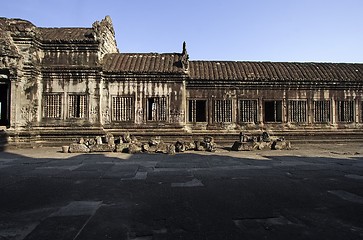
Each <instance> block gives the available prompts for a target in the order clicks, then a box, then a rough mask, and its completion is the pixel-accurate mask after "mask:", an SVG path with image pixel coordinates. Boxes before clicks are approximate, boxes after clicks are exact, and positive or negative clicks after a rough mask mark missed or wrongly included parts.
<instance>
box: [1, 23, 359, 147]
mask: <svg viewBox="0 0 363 240" xmlns="http://www.w3.org/2000/svg"><path fill="white" fill-rule="evenodd" d="M0 128H1V130H0V134H1V135H0V136H1V139H2V141H3V142H6V143H7V144H28V145H34V144H35V145H36V144H39V145H42V144H47V143H52V142H53V143H61V142H69V141H72V140H74V139H76V138H77V137H80V136H88V137H89V136H95V135H103V134H106V133H112V134H114V135H115V136H117V135H120V134H123V133H125V132H129V133H131V134H134V135H136V136H139V137H141V138H143V137H145V138H146V137H149V136H152V135H159V136H164V137H165V138H166V137H168V138H174V139H176V138H182V137H186V138H191V137H198V136H203V135H212V136H215V137H217V138H220V139H225V140H228V139H234V140H236V136H237V135H238V134H239V133H240V132H245V133H251V134H258V133H260V132H262V131H266V130H267V131H271V132H272V133H274V134H277V135H279V134H281V135H285V136H289V137H291V138H292V139H294V138H295V139H305V138H306V139H307V138H309V137H310V138H311V136H316V137H322V136H323V137H324V138H329V137H330V138H335V137H339V138H340V137H343V138H362V139H363V64H351V63H295V62H294V63H293V62H243V61H241V62H238V61H237V62H236V61H191V60H189V57H188V52H187V49H186V45H185V43H184V44H183V47H182V49H181V51H180V52H179V53H120V52H119V50H118V48H117V45H116V40H115V33H114V28H113V25H112V21H111V19H110V17H108V16H107V17H106V18H105V19H103V20H102V21H100V22H99V21H96V22H95V23H94V24H93V25H92V27H89V28H42V27H37V26H34V25H33V24H32V23H31V22H29V21H26V20H21V19H7V18H0Z"/></svg>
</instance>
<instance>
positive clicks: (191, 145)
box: [185, 142, 195, 151]
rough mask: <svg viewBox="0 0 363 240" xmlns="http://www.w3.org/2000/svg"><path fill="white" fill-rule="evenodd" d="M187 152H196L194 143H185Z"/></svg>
mask: <svg viewBox="0 0 363 240" xmlns="http://www.w3.org/2000/svg"><path fill="white" fill-rule="evenodd" d="M185 150H186V151H188V150H195V143H194V142H186V143H185Z"/></svg>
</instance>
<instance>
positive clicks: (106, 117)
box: [102, 107, 111, 124]
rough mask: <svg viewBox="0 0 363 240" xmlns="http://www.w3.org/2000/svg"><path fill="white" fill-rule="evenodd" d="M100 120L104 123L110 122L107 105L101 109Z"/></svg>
mask: <svg viewBox="0 0 363 240" xmlns="http://www.w3.org/2000/svg"><path fill="white" fill-rule="evenodd" d="M102 122H103V123H104V124H110V123H111V114H110V108H109V107H106V108H105V109H104V110H103V111H102Z"/></svg>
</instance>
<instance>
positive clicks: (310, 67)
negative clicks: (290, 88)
mask: <svg viewBox="0 0 363 240" xmlns="http://www.w3.org/2000/svg"><path fill="white" fill-rule="evenodd" d="M189 70H190V77H191V79H196V80H197V79H198V80H288V81H297V80H306V81H319V80H322V81H323V80H325V81H332V80H337V81H363V64H349V63H288V62H232V61H190V67H189Z"/></svg>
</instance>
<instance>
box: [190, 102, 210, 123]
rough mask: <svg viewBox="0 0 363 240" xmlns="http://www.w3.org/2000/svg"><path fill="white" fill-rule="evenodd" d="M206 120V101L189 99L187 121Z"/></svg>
mask: <svg viewBox="0 0 363 240" xmlns="http://www.w3.org/2000/svg"><path fill="white" fill-rule="evenodd" d="M206 121H207V101H206V100H189V122H206Z"/></svg>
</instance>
